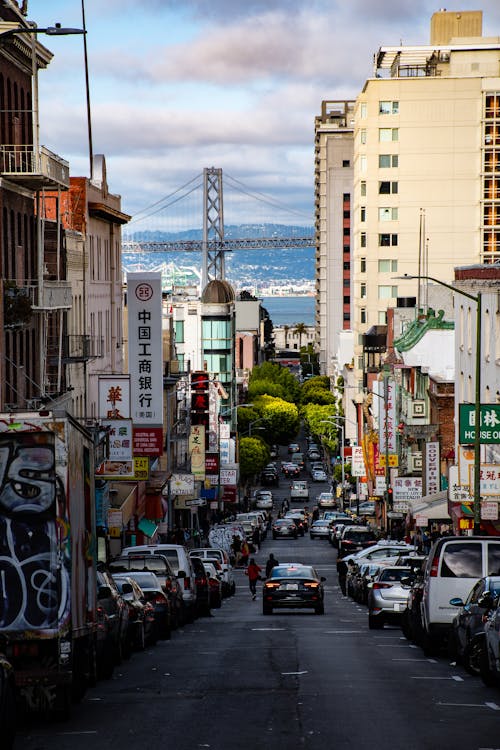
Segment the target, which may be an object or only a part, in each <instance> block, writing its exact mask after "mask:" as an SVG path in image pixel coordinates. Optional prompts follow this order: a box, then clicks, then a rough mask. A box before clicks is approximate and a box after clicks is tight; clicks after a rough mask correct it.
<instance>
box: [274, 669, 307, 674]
mask: <svg viewBox="0 0 500 750" xmlns="http://www.w3.org/2000/svg"><path fill="white" fill-rule="evenodd" d="M281 674H282V675H301V674H308V672H307V669H305V670H304V671H302V672H282V673H281Z"/></svg>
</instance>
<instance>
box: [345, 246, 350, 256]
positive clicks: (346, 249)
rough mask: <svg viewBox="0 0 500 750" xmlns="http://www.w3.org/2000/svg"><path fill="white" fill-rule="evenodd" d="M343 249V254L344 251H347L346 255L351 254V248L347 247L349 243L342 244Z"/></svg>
mask: <svg viewBox="0 0 500 750" xmlns="http://www.w3.org/2000/svg"><path fill="white" fill-rule="evenodd" d="M343 250H344V254H345V253H347V255H350V254H351V248H350V247H349V245H344V247H343Z"/></svg>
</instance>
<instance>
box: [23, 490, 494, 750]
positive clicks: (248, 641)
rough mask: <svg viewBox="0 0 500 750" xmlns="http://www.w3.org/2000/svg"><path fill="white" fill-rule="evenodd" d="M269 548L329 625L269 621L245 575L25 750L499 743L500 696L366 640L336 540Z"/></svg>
mask: <svg viewBox="0 0 500 750" xmlns="http://www.w3.org/2000/svg"><path fill="white" fill-rule="evenodd" d="M282 485H283V486H284V485H285V482H284V481H283V482H282ZM319 491H320V490H319ZM277 494H278V493H277ZM279 494H280V495H281V494H282V493H281V492H280V493H279ZM271 551H272V552H273V553H274V554H275V556H276V557H277V558H278V560H280V561H281V562H285V561H294V560H300V561H303V562H310V563H312V564H314V565H315V566H316V567H317V569H318V571H319V572H320V574H321V575H324V576H325V577H326V579H327V580H326V583H325V587H326V589H325V591H326V593H325V615H324V616H317V615H315V614H313V613H312V612H311V613H310V612H309V611H306V612H293V611H291V612H280V613H277V614H276V613H275V614H273V615H272V616H269V617H265V616H263V615H262V603H261V584H258V597H257V601H252V600H251V596H250V592H249V590H248V580H247V578H246V576H245V575H244V572H243V571H242V570H237V571H236V572H235V575H236V582H237V592H236V595H235V596H234V597H232V598H230V599H226V600H225V601H224V603H223V606H222V608H221V609H220V610H216V611H215V613H214V616H213V617H210V618H202V619H198V620H197V621H196V622H195V623H194V624H192V625H190V626H186V628H185V629H184V630H182V631H177V632H176V633H174V635H173V637H172V640H171V641H161V642H159V644H158V645H157V646H156V647H154V648H150V649H147V650H146V651H145V652H144V653H139V654H134V656H133V657H132V659H131V660H130V661H129V662H126V663H124V664H123V665H122V666H121V668H118V669H117V670H116V671H115V675H114V677H113V679H111V680H109V681H103V682H99V683H98V685H97V687H95V688H94V689H92V690H90V691H89V692H88V693H87V695H86V697H85V699H84V701H83V702H82V703H81V704H80V705H77V706H75V707H74V710H73V716H72V718H71V720H70V721H69V722H68V723H60V724H55V723H52V722H51V723H49V722H47V723H45V722H44V721H35V722H33V723H32V724H30V725H29V726H23V727H21V728H20V730H19V733H18V737H17V740H16V744H15V749H16V750H84V749H85V750H87V748H88V747H89V746H92V748H93V750H109V748H116V747H122V748H130V747H132V746H134V747H146V748H153V747H170V748H175V750H195V749H196V748H211V749H212V750H234V749H235V748H241V749H243V750H254V748H261V749H262V750H263V749H267V748H269V750H271V749H272V750H290V748H292V747H305V748H310V749H311V750H316V749H318V750H319V749H320V748H321V750H324V748H325V747H329V746H331V747H334V748H336V750H337V749H339V750H343V749H344V748H345V749H346V750H347V748H349V749H352V748H371V747H373V745H374V744H376V745H377V746H380V747H391V748H396V749H399V748H401V750H402V749H403V748H404V749H405V750H427V749H428V750H435V748H437V747H453V748H454V750H471V749H473V748H477V749H478V750H479V749H481V750H485V749H486V748H488V749H490V748H498V747H500V740H499V739H498V736H499V733H498V721H499V713H498V712H499V710H500V693H499V692H497V691H496V690H492V689H488V688H486V687H484V686H483V684H482V683H481V681H480V680H479V678H476V677H471V676H470V675H468V674H467V673H466V672H465V671H464V670H463V669H462V668H461V667H455V666H453V665H450V663H449V660H448V659H446V658H444V657H443V658H432V659H431V658H426V657H425V656H424V655H423V653H422V652H421V650H420V649H419V648H417V647H416V646H414V645H412V644H410V643H409V642H408V641H406V639H405V638H404V636H403V634H402V632H401V630H400V629H399V628H397V627H387V626H386V627H385V628H384V629H383V630H381V631H370V630H369V629H368V624H367V612H366V609H365V608H364V607H361V606H360V605H357V604H355V603H354V602H352V601H351V600H347V599H342V597H341V594H340V591H339V589H338V586H337V576H336V569H335V558H336V552H335V550H334V549H333V548H332V547H331V545H330V544H329V543H328V542H326V541H320V540H314V541H312V540H310V539H309V537H308V536H307V535H306V536H305V537H303V538H301V537H299V538H298V539H297V540H288V539H287V540H276V541H273V540H272V539H269V538H268V539H267V541H266V542H265V543H264V544H263V547H262V549H261V551H260V552H259V553H258V554H257V555H256V559H257V562H259V564H262V566H264V564H265V560H266V559H267V557H268V555H269V552H271Z"/></svg>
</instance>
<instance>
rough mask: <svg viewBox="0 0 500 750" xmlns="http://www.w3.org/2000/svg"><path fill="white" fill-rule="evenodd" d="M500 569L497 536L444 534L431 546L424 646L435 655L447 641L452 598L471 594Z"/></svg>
mask: <svg viewBox="0 0 500 750" xmlns="http://www.w3.org/2000/svg"><path fill="white" fill-rule="evenodd" d="M498 570H500V539H499V538H498V537H491V536H490V537H485V536H471V537H463V536H457V537H441V538H440V539H438V540H437V541H436V542H435V543H434V544H433V546H432V548H431V550H430V553H429V557H428V559H427V563H426V566H425V571H424V586H423V593H422V603H421V612H422V628H423V634H422V646H423V648H424V651H425V653H426V654H427V655H432V654H433V653H435V652H436V651H437V650H438V649H439V648H440V647H441V646H443V645H444V644H445V643H446V640H447V638H448V636H449V634H450V630H451V625H452V621H453V618H454V616H455V614H456V610H455V608H454V607H453V606H452V605H451V604H450V599H453V598H454V597H455V598H456V597H461V598H462V599H463V598H464V597H466V596H467V595H468V594H469V591H470V590H471V588H472V586H473V585H474V583H475V582H476V581H478V580H479V579H480V578H482V577H483V576H487V575H490V574H491V572H492V571H493V572H495V573H496V572H497V571H498Z"/></svg>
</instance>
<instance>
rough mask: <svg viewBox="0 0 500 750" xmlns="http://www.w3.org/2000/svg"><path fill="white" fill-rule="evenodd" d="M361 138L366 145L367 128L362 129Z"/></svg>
mask: <svg viewBox="0 0 500 750" xmlns="http://www.w3.org/2000/svg"><path fill="white" fill-rule="evenodd" d="M359 138H360V141H361V143H363V144H365V143H366V128H361V130H360V131H359Z"/></svg>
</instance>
